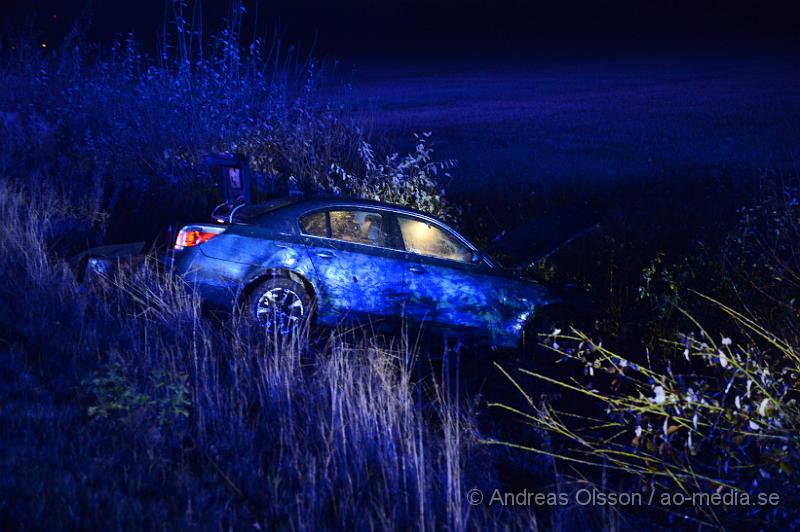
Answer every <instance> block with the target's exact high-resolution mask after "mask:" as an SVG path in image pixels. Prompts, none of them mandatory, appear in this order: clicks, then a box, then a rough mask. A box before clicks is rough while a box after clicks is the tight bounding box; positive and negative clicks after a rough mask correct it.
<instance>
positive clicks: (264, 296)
mask: <svg viewBox="0 0 800 532" xmlns="http://www.w3.org/2000/svg"><path fill="white" fill-rule="evenodd" d="M311 303H312V300H311V296H310V295H309V294H308V291H307V290H306V287H305V286H304V285H303V284H302V283H300V282H298V281H295V280H293V279H290V278H288V277H272V278H270V279H267V280H265V281H262V282H260V283H258V284H257V285H256V286H255V287H253V289H252V290H249V291H248V295H247V299H246V304H245V306H244V309H243V317H244V319H245V322H246V323H247V324H249V325H252V326H254V327H258V328H261V329H264V330H266V331H267V333H268V334H270V335H278V336H287V335H290V334H293V333H296V332H299V331H302V330H303V329H304V328H305V326H306V324H307V323H308V321H309V319H310V317H311Z"/></svg>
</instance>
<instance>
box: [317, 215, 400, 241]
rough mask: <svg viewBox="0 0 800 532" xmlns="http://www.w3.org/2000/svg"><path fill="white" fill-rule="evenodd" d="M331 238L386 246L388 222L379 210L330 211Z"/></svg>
mask: <svg viewBox="0 0 800 532" xmlns="http://www.w3.org/2000/svg"><path fill="white" fill-rule="evenodd" d="M330 217H331V238H335V239H337V240H344V241H346V242H355V243H357V244H369V245H371V246H380V247H386V242H387V240H388V239H387V235H386V229H387V227H386V223H385V219H384V217H383V215H381V214H379V213H377V212H370V211H357V210H340V211H330Z"/></svg>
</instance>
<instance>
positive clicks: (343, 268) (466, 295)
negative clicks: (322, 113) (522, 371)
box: [172, 197, 556, 347]
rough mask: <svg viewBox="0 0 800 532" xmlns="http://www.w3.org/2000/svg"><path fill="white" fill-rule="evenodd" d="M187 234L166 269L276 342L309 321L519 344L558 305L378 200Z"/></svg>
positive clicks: (303, 208) (460, 241)
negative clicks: (235, 309) (540, 315)
mask: <svg viewBox="0 0 800 532" xmlns="http://www.w3.org/2000/svg"><path fill="white" fill-rule="evenodd" d="M218 221H219V222H227V223H219V224H193V225H187V226H185V227H183V228H182V229H181V231H180V233H179V234H178V237H177V239H176V243H175V246H174V248H175V250H174V257H173V259H172V262H173V265H174V268H175V269H176V270H177V272H178V273H180V274H181V275H182V276H183V277H184V278H185V279H186V280H187V281H188V282H189V284H190V285H192V286H194V287H196V289H197V290H198V291H199V293H200V294H201V296H202V298H203V299H204V300H205V301H206V302H208V303H210V304H212V305H215V306H222V307H226V308H228V309H230V308H232V307H233V306H237V305H238V306H239V307H240V308H241V309H242V312H243V316H244V317H245V318H246V319H247V320H250V321H252V322H253V323H254V324H257V325H259V326H262V327H265V328H267V329H268V330H270V331H274V332H275V333H278V334H287V333H290V332H292V331H293V330H296V329H297V328H298V327H300V326H301V325H303V324H304V323H305V322H306V321H307V320H313V322H314V323H316V324H318V325H322V326H338V325H342V324H354V323H355V324H362V325H368V326H370V327H373V328H389V329H395V330H396V329H397V328H398V327H399V325H400V324H404V325H406V326H409V327H418V328H421V329H422V330H424V331H426V332H434V333H438V332H443V331H447V333H448V334H450V335H451V336H455V337H459V338H462V339H463V340H464V341H467V342H471V343H477V344H484V345H490V346H497V347H516V346H519V345H520V342H521V340H522V338H523V333H524V331H525V330H526V326H527V325H528V324H529V323H531V322H532V320H533V318H534V316H536V315H537V313H538V312H539V311H540V310H541V309H542V308H543V307H545V306H547V305H549V304H551V303H553V302H555V301H556V298H554V297H553V296H552V294H551V293H550V292H549V291H548V290H547V289H546V288H545V287H543V286H541V285H539V284H537V283H534V282H530V281H526V280H523V279H521V278H519V277H517V276H515V275H513V274H512V273H511V272H509V271H507V270H504V269H502V268H500V267H498V266H497V265H495V264H494V263H493V262H492V261H491V260H490V259H489V257H487V256H486V255H485V254H484V253H482V252H481V251H480V250H479V249H478V248H477V247H476V246H474V245H473V244H472V243H470V242H469V240H467V239H466V238H464V237H463V236H461V235H460V234H459V233H458V232H456V231H455V230H453V229H452V228H451V227H449V226H448V225H447V224H446V223H444V222H442V221H441V220H439V219H437V218H435V217H432V216H430V215H428V214H425V213H422V212H418V211H415V210H411V209H408V208H404V207H399V206H396V205H390V204H386V203H380V202H374V201H366V200H355V199H347V198H340V197H337V198H296V199H290V198H286V199H281V200H274V201H271V202H268V203H264V204H259V205H253V206H245V207H242V208H239V209H236V210H235V212H234V213H233V214H231V215H230V216H229V217H228V219H227V220H223V219H220V220H218Z"/></svg>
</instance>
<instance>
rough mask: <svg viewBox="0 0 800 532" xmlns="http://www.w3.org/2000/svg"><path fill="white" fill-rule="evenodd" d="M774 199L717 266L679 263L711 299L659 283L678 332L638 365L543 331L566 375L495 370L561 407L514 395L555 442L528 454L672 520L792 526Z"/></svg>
mask: <svg viewBox="0 0 800 532" xmlns="http://www.w3.org/2000/svg"><path fill="white" fill-rule="evenodd" d="M766 190H768V191H770V189H766ZM774 190H775V189H774V188H773V189H771V191H774ZM778 190H779V193H777V194H775V193H774V192H771V193H769V194H765V195H763V196H761V198H760V199H759V200H758V202H757V203H756V204H755V205H754V206H753V207H751V208H745V209H742V211H741V216H742V220H741V224H740V226H739V227H738V228H737V230H736V231H735V232H734V233H733V234H731V235H730V237H729V238H728V239H726V240H725V245H724V247H723V248H722V249H721V250H720V252H719V253H720V254H719V258H718V259H717V261H718V262H717V263H714V264H713V265H710V264H708V263H707V262H705V261H707V260H708V259H709V255H708V254H704V255H703V256H702V257H698V259H702V260H697V261H694V263H692V264H691V267H692V268H693V270H694V271H695V272H701V273H702V274H703V275H710V273H711V272H714V271H723V272H725V273H726V274H727V275H721V276H720V277H718V278H717V279H718V280H717V283H709V286H712V287H714V289H715V291H716V292H717V294H719V295H715V296H714V297H711V296H708V295H704V294H700V293H699V292H695V291H688V292H687V291H685V290H682V289H681V287H680V286H677V285H675V284H674V283H673V282H672V280H673V279H674V277H672V275H671V273H670V272H667V273H666V274H665V275H664V278H663V281H664V282H663V285H662V286H663V289H664V291H665V293H664V294H662V295H660V296H659V297H663V298H664V299H663V300H662V301H663V302H666V303H667V304H671V305H672V306H673V309H674V310H677V311H678V312H676V314H677V315H679V316H681V317H682V318H683V320H681V321H680V322H679V321H677V320H675V319H672V320H671V321H670V322H669V325H668V326H669V327H674V328H680V329H679V330H681V331H682V332H678V333H674V335H673V336H672V337H667V338H664V339H662V340H661V341H660V342H659V343H658V344H657V345H656V346H655V348H654V349H653V350H649V349H646V350H645V351H644V353H643V354H642V355H639V356H635V355H631V356H623V355H621V354H619V353H618V351H616V350H615V349H613V348H609V347H605V346H604V345H603V343H602V342H599V341H597V340H596V339H592V338H591V337H590V336H589V335H587V334H586V333H584V332H581V331H579V330H577V329H574V328H573V329H571V330H570V331H562V330H555V331H553V332H552V333H551V334H550V335H549V336H547V337H546V338H543V342H544V343H543V346H544V347H545V348H546V349H547V350H549V351H550V352H551V353H552V354H553V358H552V359H551V362H556V361H558V362H561V363H563V364H565V365H566V366H567V367H571V368H573V371H572V372H571V374H570V375H571V377H565V376H564V374H563V373H562V374H560V375H555V376H554V375H552V374H548V373H547V372H544V371H541V370H531V369H526V368H521V369H519V371H518V372H514V373H513V374H512V373H509V372H507V370H506V369H505V368H502V367H500V369H501V370H502V372H503V373H504V374H505V375H506V377H508V378H509V379H511V381H512V382H513V383H514V384H515V385H516V386H517V387H518V389H519V390H520V391H522V390H524V389H525V386H524V384H522V383H520V382H519V379H520V378H531V377H532V378H534V379H535V380H536V381H538V383H540V384H543V385H545V386H551V387H553V388H554V389H555V390H560V391H561V394H563V396H564V397H567V398H569V400H564V399H563V398H562V400H560V401H559V402H553V401H549V400H544V401H542V402H537V401H534V398H533V397H532V396H529V395H528V394H527V393H525V392H523V394H524V397H525V398H526V399H527V406H528V409H527V411H525V412H519V411H518V412H517V413H522V414H523V415H524V416H525V419H526V420H527V421H529V422H533V423H534V424H535V426H536V427H538V429H539V430H541V431H543V432H545V433H549V434H552V435H554V436H555V437H556V439H557V440H558V442H559V443H558V444H555V445H554V446H552V447H550V448H547V447H543V446H541V445H533V446H528V447H527V448H528V450H531V451H534V452H537V453H551V455H554V456H556V457H557V458H558V459H559V460H561V461H563V462H564V463H565V464H572V465H574V466H575V467H578V468H585V469H586V474H587V476H588V477H589V478H590V479H594V481H595V482H598V483H599V480H598V477H599V475H600V474H601V472H602V475H603V476H604V477H605V475H606V474H608V475H610V476H614V477H615V478H617V479H618V480H619V483H620V485H621V486H622V487H621V488H620V490H621V491H628V492H636V491H638V492H645V493H646V496H645V499H647V497H648V496H649V495H647V494H648V493H651V492H655V493H656V494H657V497H656V499H655V500H656V505H658V506H659V508H660V509H661V510H664V511H666V512H667V513H669V514H670V515H671V517H670V519H673V518H685V517H687V516H688V517H689V518H691V519H693V520H695V521H697V522H698V523H706V524H708V525H710V526H720V527H738V526H743V524H745V523H746V524H747V525H748V526H754V527H757V526H761V527H763V526H770V527H778V528H787V529H788V528H795V527H797V526H798V524H800V520H799V519H800V518H799V517H798V514H797V508H798V504H800V501H798V499H797V494H796V490H795V486H796V485H797V482H798V476H797V475H798V466H800V453H798V452H797V451H798V449H800V445H799V444H800V442H798V441H797V438H798V434H799V433H800V432H798V429H800V427H799V426H798V423H800V409H798V398H799V396H800V381H798V379H797V375H798V374H800V347H798V338H800V335H798V333H799V332H800V330H799V329H797V320H796V312H794V311H793V309H794V298H795V297H796V295H795V293H796V286H797V285H796V284H795V283H794V280H795V279H797V277H796V274H797V272H798V271H799V270H797V268H796V266H797V264H796V261H795V252H794V249H795V248H796V244H797V236H798V233H797V232H796V231H795V226H796V220H797V216H798V214H799V213H798V210H797V209H798V204H797V202H796V200H794V199H793V198H795V197H796V194H795V193H794V192H793V191H792V189H789V188H786V187H784V186H781V187H780V188H778ZM658 262H660V259H659V261H658ZM720 264H721V265H722V266H719V265H720ZM657 266H658V265H656V266H653V268H652V269H651V270H646V271H645V276H646V277H648V279H649V278H651V277H652V276H653V275H654V274H655V272H656V271H663V270H659V269H658V268H657ZM648 287H649V284H648ZM719 297H728V298H730V299H733V300H735V301H737V305H741V306H742V308H744V309H746V310H745V311H738V310H735V309H734V308H732V307H731V306H729V305H727V304H725V303H723V302H721V301H720V300H719V299H718V298H719ZM689 303H691V304H692V307H693V308H694V310H693V311H692V312H689V311H687V310H686V307H685V305H687V304H689ZM698 315H702V316H704V318H703V319H702V320H701V319H700V318H698V317H697V316H698ZM661 327H662V328H664V327H665V325H663V324H662V325H661ZM496 406H497V407H499V408H502V409H505V410H507V409H509V408H510V407H509V406H507V405H504V404H498V405H496ZM493 443H503V442H493ZM506 444H507V442H506ZM665 493H667V494H669V493H682V494H685V495H686V496H687V497H689V496H692V495H693V494H698V495H697V497H699V498H698V500H701V501H702V500H708V499H707V498H706V499H703V497H708V496H710V495H711V494H713V493H717V494H719V495H725V494H727V501H728V502H727V503H725V504H719V505H714V504H708V503H705V504H703V503H700V504H686V505H681V506H679V507H670V505H669V504H664V503H660V501H661V500H662V499H660V495H663V494H665ZM658 494H660V495H658ZM765 497H766V498H768V500H765V499H764V498H765ZM770 497H771V498H770ZM731 501H733V502H731ZM638 510H639V511H642V510H644V511H647V509H646V508H645V509H641V508H640V509H638ZM633 511H636V509H634V510H633Z"/></svg>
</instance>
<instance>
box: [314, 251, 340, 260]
mask: <svg viewBox="0 0 800 532" xmlns="http://www.w3.org/2000/svg"><path fill="white" fill-rule="evenodd" d="M335 256H336V255H334V254H333V253H331V252H330V251H320V252H319V253H317V257H319V258H321V259H332V258H333V257H335Z"/></svg>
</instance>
